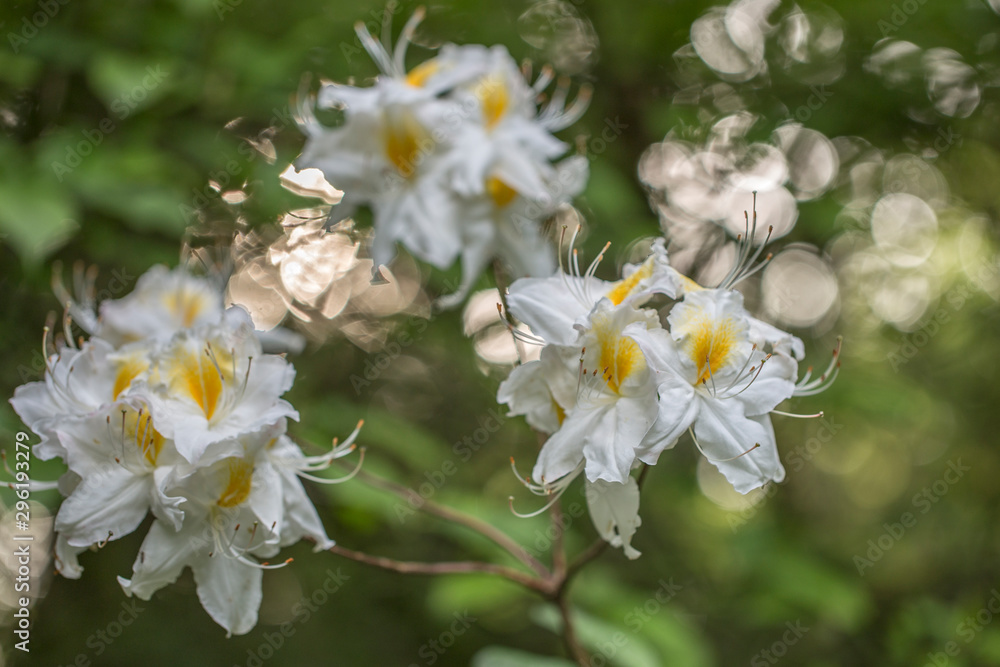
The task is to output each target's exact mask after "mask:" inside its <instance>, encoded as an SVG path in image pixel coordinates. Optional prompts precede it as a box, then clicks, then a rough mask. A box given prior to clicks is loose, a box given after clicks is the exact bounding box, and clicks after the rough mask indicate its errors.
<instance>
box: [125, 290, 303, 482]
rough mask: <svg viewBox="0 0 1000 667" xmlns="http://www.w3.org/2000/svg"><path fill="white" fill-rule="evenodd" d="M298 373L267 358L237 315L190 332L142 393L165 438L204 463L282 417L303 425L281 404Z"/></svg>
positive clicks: (246, 320) (164, 353) (179, 338)
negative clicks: (210, 452) (206, 456)
mask: <svg viewBox="0 0 1000 667" xmlns="http://www.w3.org/2000/svg"><path fill="white" fill-rule="evenodd" d="M294 378H295V370H294V369H293V368H292V366H291V364H289V363H288V362H287V361H286V360H285V359H284V358H283V357H280V356H277V355H271V354H263V353H262V352H261V347H260V342H259V341H258V339H257V338H256V337H255V336H254V334H253V326H252V324H251V323H250V317H249V315H247V313H246V311H244V310H242V309H240V308H232V309H230V310H229V311H227V313H226V317H225V319H224V320H223V321H222V322H221V323H219V324H215V325H209V326H205V327H200V328H198V329H195V330H184V331H181V332H179V333H178V334H176V335H175V336H174V338H173V339H172V340H171V341H170V342H169V343H168V344H166V345H165V346H164V347H163V348H162V349H161V350H160V351H159V352H158V353H157V355H156V356H155V358H154V367H153V370H152V371H151V373H150V379H149V381H148V382H140V383H138V384H137V385H136V386H135V387H134V393H135V394H136V395H138V396H141V397H143V398H144V399H145V400H147V401H148V402H149V404H150V406H151V407H152V409H153V412H154V413H155V414H156V415H157V419H158V424H159V428H160V432H161V433H163V435H164V436H165V437H167V438H170V439H172V440H173V441H174V442H175V443H176V446H177V450H178V451H179V452H180V453H181V455H182V456H183V457H184V458H185V459H187V460H188V461H190V462H192V463H196V462H197V461H198V459H199V457H201V455H202V454H203V453H204V451H205V449H206V448H207V447H208V445H210V444H211V443H214V442H220V441H223V440H229V439H232V438H235V437H237V436H239V435H240V434H242V433H250V432H254V431H259V430H260V429H262V428H263V427H265V426H266V425H268V424H272V423H274V422H276V421H277V420H279V419H281V418H282V417H292V418H293V419H298V413H297V412H296V411H295V409H294V408H293V407H292V406H291V405H290V404H289V403H288V402H287V401H285V400H283V399H281V398H280V396H281V395H282V394H283V393H285V392H286V391H287V390H288V389H289V388H291V386H292V381H293V380H294Z"/></svg>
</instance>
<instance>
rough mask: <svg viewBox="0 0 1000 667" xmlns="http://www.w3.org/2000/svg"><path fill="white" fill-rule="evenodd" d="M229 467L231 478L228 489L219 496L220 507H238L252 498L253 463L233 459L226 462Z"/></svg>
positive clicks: (239, 458) (237, 458)
mask: <svg viewBox="0 0 1000 667" xmlns="http://www.w3.org/2000/svg"><path fill="white" fill-rule="evenodd" d="M226 462H227V464H228V467H229V478H228V480H227V481H226V488H225V489H223V491H222V493H221V494H220V495H219V500H218V501H217V504H218V505H219V507H236V506H237V505H240V504H242V503H243V502H244V501H245V500H246V499H247V498H248V497H249V496H250V486H251V482H252V481H253V463H251V462H250V461H248V460H246V459H245V458H242V457H232V458H230V459H227V460H226Z"/></svg>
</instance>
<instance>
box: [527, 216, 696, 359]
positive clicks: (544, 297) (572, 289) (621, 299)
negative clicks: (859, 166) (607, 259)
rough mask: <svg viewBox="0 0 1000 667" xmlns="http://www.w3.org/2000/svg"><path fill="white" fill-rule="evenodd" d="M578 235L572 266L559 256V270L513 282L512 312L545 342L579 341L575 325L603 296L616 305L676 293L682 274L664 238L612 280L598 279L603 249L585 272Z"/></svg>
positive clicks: (569, 260) (569, 255)
mask: <svg viewBox="0 0 1000 667" xmlns="http://www.w3.org/2000/svg"><path fill="white" fill-rule="evenodd" d="M575 237H576V233H574V235H573V239H571V240H570V250H569V252H568V253H567V262H566V263H567V264H568V270H567V268H566V267H564V266H563V264H562V261H561V260H562V256H561V255H560V268H559V270H558V271H557V272H556V274H555V275H553V276H550V277H548V278H525V279H522V280H518V281H516V282H514V284H512V285H511V286H510V294H509V295H508V296H507V305H508V307H509V308H510V312H511V313H512V314H513V315H514V316H515V317H516V318H517V319H519V320H520V321H522V322H524V323H525V324H527V325H528V326H529V327H531V330H532V331H533V332H534V333H535V334H536V335H537V336H539V337H540V338H541V339H542V340H543V341H544V342H546V343H552V344H556V345H575V344H576V342H577V340H578V338H579V335H580V334H579V329H578V328H577V327H576V325H577V324H582V323H583V322H584V321H585V320H586V318H587V317H588V316H589V314H590V313H591V311H593V309H594V307H595V306H596V305H597V302H598V301H600V300H601V299H607V300H608V301H609V302H610V303H611V304H612V305H615V306H617V305H621V304H625V305H629V306H634V307H638V306H641V305H642V304H644V303H646V302H647V301H648V300H649V299H650V298H651V297H652V296H653V295H654V294H664V295H666V296H669V297H673V296H675V295H676V293H677V289H678V284H679V277H678V274H677V272H676V271H675V270H674V269H673V268H672V267H671V266H670V264H669V262H668V259H667V251H666V248H665V246H664V240H663V239H657V240H656V241H654V243H653V247H652V249H651V251H650V255H649V257H648V258H647V259H646V260H645V261H644V262H643V263H642V264H626V265H625V267H624V269H623V270H622V275H623V278H622V279H621V280H618V281H615V282H608V281H605V280H600V279H599V278H595V277H594V272H595V271H596V269H597V266H598V264H599V263H600V261H601V259H602V258H603V257H604V251H601V253H600V254H599V255H598V256H597V257H596V258H595V259H594V261H593V262H591V264H590V266H589V267H588V268H587V270H586V271H585V272H582V273H581V271H580V265H579V261H578V259H577V253H576V252H575V251H574V250H573V241H574V240H575ZM605 250H607V246H605Z"/></svg>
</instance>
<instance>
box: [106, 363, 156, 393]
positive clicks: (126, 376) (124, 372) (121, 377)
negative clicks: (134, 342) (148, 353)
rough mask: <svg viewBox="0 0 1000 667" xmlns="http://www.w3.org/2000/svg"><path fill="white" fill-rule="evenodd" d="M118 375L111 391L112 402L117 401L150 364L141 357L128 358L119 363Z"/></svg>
mask: <svg viewBox="0 0 1000 667" xmlns="http://www.w3.org/2000/svg"><path fill="white" fill-rule="evenodd" d="M117 366H118V373H117V374H116V375H115V384H114V387H112V389H111V400H117V399H118V397H119V396H120V395H121V393H122V392H123V391H125V390H126V389H128V387H129V385H130V384H132V380H134V379H135V378H136V377H137V376H138V375H139V374H140V373H142V372H143V371H145V370H146V369H147V368H149V362H148V361H147V360H146V359H144V358H143V357H141V356H135V357H128V358H125V359H122V360H121V361H118V362H117Z"/></svg>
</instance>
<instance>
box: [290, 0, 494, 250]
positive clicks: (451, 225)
mask: <svg viewBox="0 0 1000 667" xmlns="http://www.w3.org/2000/svg"><path fill="white" fill-rule="evenodd" d="M421 18H422V12H421V11H418V12H416V13H414V15H413V17H411V19H410V21H409V22H408V23H407V25H406V27H404V29H403V33H402V35H401V36H400V39H399V43H398V44H397V46H396V48H395V51H394V53H390V51H389V49H388V48H386V46H384V45H383V44H380V43H379V42H377V41H375V40H374V39H373V38H372V37H371V35H369V34H368V32H367V30H366V29H365V28H364V26H363V25H358V26H357V28H356V30H357V33H358V36H359V38H360V39H361V41H362V44H363V45H364V46H365V48H366V50H367V51H368V52H369V54H370V55H371V56H372V58H373V60H375V62H376V64H377V65H378V66H379V68H380V69H381V70H382V75H381V76H380V77H378V79H377V80H376V81H375V84H374V85H373V86H371V87H369V88H357V87H354V86H346V85H339V84H325V85H324V86H323V88H322V89H321V90H320V93H319V96H318V99H317V103H318V106H319V107H320V108H336V109H342V110H343V115H344V122H343V124H341V125H340V126H339V127H336V128H332V129H331V128H327V127H324V126H323V125H321V124H320V123H319V122H318V121H317V119H316V118H315V115H314V114H313V112H312V110H311V109H309V108H303V109H301V113H300V116H301V121H300V122H301V126H302V129H303V130H304V131H305V133H306V134H307V135H308V140H307V142H306V146H305V148H304V149H303V152H302V155H301V156H300V157H299V158H298V159H297V160H296V166H297V167H298V168H300V169H301V168H306V167H314V168H317V169H320V170H321V171H322V172H323V174H324V176H325V177H326V180H327V181H329V182H330V183H331V184H332V185H334V186H335V187H337V188H338V189H341V190H343V191H344V196H343V199H342V200H341V201H340V203H339V204H337V205H336V206H334V207H333V209H332V210H331V213H330V218H329V220H328V222H327V224H328V225H334V224H336V223H337V222H340V221H341V220H343V219H345V218H347V217H349V216H351V215H353V214H354V212H355V210H356V209H357V208H358V207H359V206H370V207H371V208H372V211H373V213H374V225H375V238H374V240H373V247H372V255H373V259H374V261H375V264H376V266H378V265H381V264H386V263H388V262H389V261H390V260H391V259H392V257H393V255H394V254H395V244H396V242H400V243H402V244H403V245H404V246H406V248H407V249H409V250H410V252H412V253H413V254H414V255H415V256H417V257H418V258H420V259H422V260H424V261H426V262H428V263H430V264H432V265H434V266H436V267H438V268H447V267H448V266H450V265H451V264H452V263H453V262H454V260H455V258H456V256H457V255H458V253H459V251H460V249H461V239H460V234H459V226H460V220H459V219H458V217H457V215H456V212H455V198H454V193H453V191H452V189H451V184H450V180H449V178H448V172H449V170H450V169H451V167H450V166H449V165H450V164H451V161H452V160H453V156H452V151H453V148H454V138H455V137H456V136H457V135H458V134H460V132H461V128H462V126H463V125H464V124H465V123H468V122H471V121H470V118H469V114H468V113H463V111H462V109H461V108H460V107H459V106H458V105H457V104H456V103H455V102H454V101H451V100H449V99H446V98H444V97H442V95H443V94H444V93H446V92H447V91H448V90H449V89H450V88H452V87H454V86H455V85H457V84H458V83H460V82H462V81H465V80H467V79H471V78H474V77H476V76H477V75H478V74H479V71H478V68H476V67H475V66H474V65H473V64H471V63H463V62H460V61H456V60H454V59H445V60H441V59H440V57H439V58H434V59H432V60H429V61H426V62H425V63H423V64H422V65H419V66H417V67H416V68H414V69H413V70H412V71H410V72H409V73H407V72H406V71H405V54H406V49H407V46H408V44H409V41H410V39H411V38H412V36H413V31H414V30H415V29H416V25H417V23H419V21H420V19H421Z"/></svg>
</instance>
